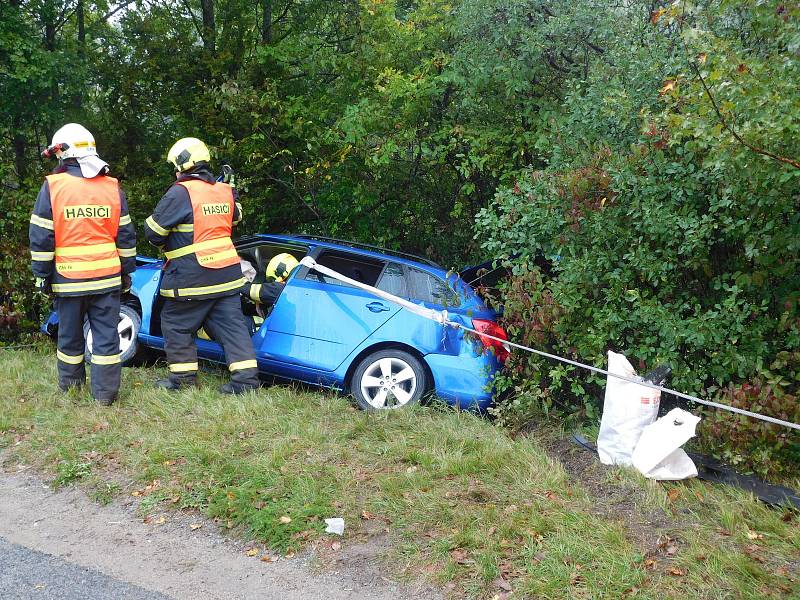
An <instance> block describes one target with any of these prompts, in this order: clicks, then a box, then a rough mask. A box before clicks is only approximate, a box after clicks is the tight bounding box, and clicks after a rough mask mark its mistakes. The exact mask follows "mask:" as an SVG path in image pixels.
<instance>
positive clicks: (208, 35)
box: [200, 0, 217, 54]
mask: <svg viewBox="0 0 800 600" xmlns="http://www.w3.org/2000/svg"><path fill="white" fill-rule="evenodd" d="M200 7H201V8H202V10H203V48H205V49H206V51H207V52H209V53H210V54H214V45H215V44H214V41H215V39H216V37H217V32H216V24H215V23H214V0H200Z"/></svg>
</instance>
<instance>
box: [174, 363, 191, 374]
mask: <svg viewBox="0 0 800 600" xmlns="http://www.w3.org/2000/svg"><path fill="white" fill-rule="evenodd" d="M197 369H198V364H197V363H196V362H190V363H172V364H171V365H170V366H169V370H170V372H172V373H188V372H189V371H197Z"/></svg>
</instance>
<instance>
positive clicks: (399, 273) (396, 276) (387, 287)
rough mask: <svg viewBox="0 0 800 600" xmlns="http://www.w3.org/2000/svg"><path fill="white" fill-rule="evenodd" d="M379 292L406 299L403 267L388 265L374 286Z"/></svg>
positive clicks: (406, 292)
mask: <svg viewBox="0 0 800 600" xmlns="http://www.w3.org/2000/svg"><path fill="white" fill-rule="evenodd" d="M376 287H377V288H378V289H379V290H383V291H384V292H388V293H390V294H392V295H394V296H400V297H401V298H407V297H408V290H407V286H406V278H405V275H404V273H403V267H401V266H400V265H398V264H397V263H389V264H388V265H386V268H385V269H384V270H383V274H382V275H381V278H380V279H379V280H378V285H377V286H376Z"/></svg>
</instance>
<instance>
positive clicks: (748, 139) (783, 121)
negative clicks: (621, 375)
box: [477, 2, 800, 474]
mask: <svg viewBox="0 0 800 600" xmlns="http://www.w3.org/2000/svg"><path fill="white" fill-rule="evenodd" d="M798 44H800V9H798V8H797V7H795V8H785V7H784V8H783V9H782V10H777V9H776V8H775V7H774V6H772V5H771V4H769V3H766V4H764V3H750V2H746V3H741V2H738V3H732V2H721V3H709V5H707V6H701V7H698V6H697V5H689V4H685V5H683V4H681V5H673V6H671V8H670V9H669V10H662V11H657V12H656V13H654V14H653V15H652V16H651V18H650V19H649V20H648V21H647V22H643V23H642V24H641V27H640V28H638V29H637V28H635V27H632V28H631V29H630V33H629V35H628V36H626V39H617V40H616V41H615V42H614V45H615V46H618V50H617V52H614V51H613V50H612V51H610V52H609V53H607V55H606V56H605V57H604V60H603V61H597V62H596V63H595V64H594V65H593V68H592V70H591V71H592V72H591V74H590V75H589V76H588V77H587V78H585V79H582V80H580V81H575V82H573V84H572V87H571V90H570V91H569V93H568V95H567V97H566V99H565V101H564V103H563V105H562V107H561V112H560V114H559V115H558V116H557V117H556V118H554V119H553V121H552V124H551V126H552V129H553V131H554V132H557V135H554V136H553V138H552V139H553V140H554V141H555V143H556V147H555V148H554V149H553V151H552V154H551V156H552V159H551V161H550V164H549V165H548V166H547V167H546V168H545V169H540V170H534V169H529V170H525V171H522V172H520V173H519V176H518V179H517V182H516V183H515V184H514V185H512V186H507V187H504V188H501V189H499V190H498V192H497V195H496V197H495V199H494V202H493V203H492V205H491V206H490V207H489V208H487V209H486V210H484V211H482V212H481V213H480V214H479V216H478V218H477V232H478V233H477V237H478V238H480V239H482V240H483V247H484V248H485V249H486V250H487V251H489V252H490V253H491V254H492V255H493V256H513V255H518V256H519V258H517V259H516V260H515V261H514V264H515V267H514V268H515V270H514V276H513V277H512V280H511V282H510V283H509V285H508V287H507V289H506V291H505V298H504V301H505V318H506V321H507V324H508V328H509V330H510V332H511V334H512V335H513V336H514V338H515V339H518V340H521V341H523V342H526V343H532V344H533V345H535V346H540V347H542V346H544V347H547V348H550V349H552V350H554V351H556V352H557V353H559V354H562V355H567V356H571V357H580V358H582V359H584V360H587V361H589V362H591V363H594V364H597V365H602V364H605V353H606V351H607V350H608V349H613V350H615V351H619V352H623V353H625V354H626V355H627V356H628V357H629V358H630V359H631V361H632V363H633V364H634V365H635V366H637V367H638V368H639V369H640V370H642V371H644V370H646V369H651V368H653V367H655V366H656V365H659V364H664V363H666V364H669V365H670V366H672V368H673V371H674V374H673V378H672V384H673V385H674V387H676V388H677V389H680V390H683V391H685V392H689V393H694V394H699V395H701V396H704V397H715V398H716V399H719V400H721V401H723V402H728V403H731V404H735V405H738V406H741V407H743V408H747V409H750V410H755V411H758V412H765V413H767V414H773V415H774V416H777V417H780V418H784V419H789V420H792V421H794V422H800V407H798V403H797V388H798V381H800V379H799V378H798V374H797V373H798V372H797V368H796V360H797V358H796V357H797V352H798V350H800V318H798V300H799V299H800V274H799V271H798V267H800V258H798V257H799V256H800V252H798V251H799V250H800V215H798V212H797V207H798V200H800V195H799V194H798V184H800V164H798V163H797V162H796V160H795V157H797V156H800V138H798V136H797V131H800V105H798V104H797V102H796V98H797V89H800V58H798V54H797V47H798ZM792 48H794V51H790V50H791V49H792ZM623 49H624V51H623ZM792 98H794V100H792ZM540 255H544V256H545V257H548V258H550V259H551V262H552V264H553V276H552V277H546V276H542V275H541V274H539V273H537V272H536V270H535V269H534V268H533V266H532V265H533V259H534V258H535V257H536V256H540ZM507 377H508V378H509V381H508V382H506V383H505V385H506V386H514V387H515V388H516V390H517V391H518V393H519V394H520V395H521V396H522V397H523V398H528V399H529V400H527V401H521V400H519V398H518V399H517V400H515V401H511V402H512V403H513V402H516V405H512V406H510V407H508V409H505V410H501V412H502V413H504V416H505V418H506V419H507V420H511V421H513V420H515V419H516V420H519V419H524V418H525V411H526V410H527V411H530V410H532V409H533V408H535V407H540V406H542V405H544V406H546V407H549V406H552V405H553V403H556V405H558V404H559V403H560V405H561V406H562V407H563V408H565V409H567V410H568V411H569V412H570V413H573V414H578V415H581V414H584V415H586V416H589V417H596V414H597V407H598V404H599V399H600V398H601V397H602V387H601V383H602V382H601V381H600V380H598V379H597V377H596V376H591V375H587V374H586V373H585V372H580V371H576V370H574V369H572V368H565V367H563V366H555V365H554V364H553V363H550V362H548V361H543V360H542V359H539V358H536V357H530V356H527V355H526V356H518V357H516V358H515V359H513V360H512V362H511V363H510V365H509V370H508V373H507ZM542 387H545V388H546V392H542ZM702 432H703V434H704V435H701V438H700V442H701V444H702V445H705V446H707V447H709V448H711V449H713V450H714V451H715V453H717V454H718V455H721V456H723V457H724V458H726V459H728V460H730V461H732V462H735V463H744V464H746V465H747V466H749V467H751V468H753V469H755V470H756V471H758V472H760V473H762V474H779V473H782V472H787V471H795V472H796V469H797V461H796V458H797V453H798V440H797V436H796V434H792V433H788V432H787V431H785V430H780V429H779V428H776V426H772V425H765V424H762V423H757V422H754V421H752V420H744V419H742V418H739V417H734V416H731V415H725V414H722V413H714V414H713V415H709V418H708V419H707V421H706V422H705V424H704V426H703V428H702Z"/></svg>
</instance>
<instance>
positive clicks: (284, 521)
mask: <svg viewBox="0 0 800 600" xmlns="http://www.w3.org/2000/svg"><path fill="white" fill-rule="evenodd" d="M279 520H280V522H281V523H283V524H284V525H288V524H289V523H291V522H292V517H287V516H283V517H281V518H280V519H279Z"/></svg>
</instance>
